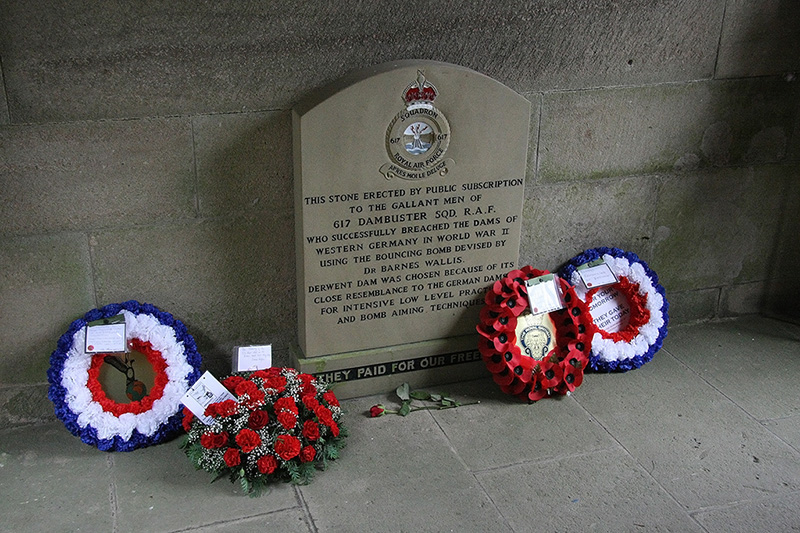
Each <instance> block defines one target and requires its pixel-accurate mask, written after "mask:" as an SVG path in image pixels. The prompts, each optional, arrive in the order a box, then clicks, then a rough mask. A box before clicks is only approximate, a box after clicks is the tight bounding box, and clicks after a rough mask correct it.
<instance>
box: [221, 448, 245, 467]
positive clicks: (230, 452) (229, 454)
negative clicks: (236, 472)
mask: <svg viewBox="0 0 800 533" xmlns="http://www.w3.org/2000/svg"><path fill="white" fill-rule="evenodd" d="M222 458H223V459H224V460H225V464H226V465H228V467H230V468H233V467H234V466H237V465H239V464H240V463H241V462H242V455H241V454H240V453H239V450H237V449H236V448H228V449H227V450H225V455H223V456H222Z"/></svg>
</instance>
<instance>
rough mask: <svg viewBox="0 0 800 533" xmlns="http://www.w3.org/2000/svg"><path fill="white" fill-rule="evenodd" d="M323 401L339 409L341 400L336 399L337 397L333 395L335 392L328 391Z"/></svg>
mask: <svg viewBox="0 0 800 533" xmlns="http://www.w3.org/2000/svg"><path fill="white" fill-rule="evenodd" d="M322 399H323V400H325V401H326V402H328V405H333V406H335V407H339V400H338V399H337V398H336V395H335V394H334V393H333V391H328V392H326V393H325V394H323V395H322Z"/></svg>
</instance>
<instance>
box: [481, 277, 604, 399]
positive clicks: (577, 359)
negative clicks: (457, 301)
mask: <svg viewBox="0 0 800 533" xmlns="http://www.w3.org/2000/svg"><path fill="white" fill-rule="evenodd" d="M546 274H549V272H548V271H547V270H535V269H533V268H531V267H529V266H526V267H523V268H521V269H519V270H512V271H511V272H509V273H508V274H507V275H506V276H505V277H503V278H502V279H499V280H497V281H496V282H495V283H494V284H493V285H492V287H491V288H490V289H489V290H488V291H487V292H486V297H485V302H486V305H485V306H484V307H483V309H481V313H480V323H479V324H478V326H477V330H478V333H480V334H481V336H483V337H484V338H483V339H481V340H480V343H479V345H478V349H479V350H480V353H481V357H482V358H483V362H484V363H485V364H486V368H487V369H488V370H489V371H490V372H491V373H492V377H493V379H494V381H495V383H497V384H498V385H500V388H501V389H502V390H503V392H505V393H506V394H511V395H513V396H517V397H519V398H521V399H525V400H529V401H533V402H535V401H537V400H540V399H542V398H545V397H547V396H550V395H556V394H567V393H568V392H572V391H574V390H575V388H576V387H578V386H580V384H581V383H582V382H583V371H584V369H585V368H586V365H587V362H588V360H589V353H590V350H591V342H592V335H591V334H592V331H591V317H590V316H589V309H588V307H587V306H586V304H585V303H584V302H582V301H581V300H580V299H579V298H578V297H577V296H576V295H575V289H574V288H573V287H571V286H570V285H569V284H568V283H567V282H566V281H564V280H563V279H559V285H560V287H561V291H562V297H563V300H564V303H565V304H566V306H567V307H566V308H565V309H561V310H558V311H553V312H551V313H549V314H548V317H549V320H550V321H551V322H552V326H553V329H554V336H555V347H554V348H552V349H550V350H549V351H547V348H543V349H542V353H532V352H529V351H528V350H527V348H526V349H525V351H526V352H527V353H523V347H521V346H520V344H521V342H520V339H518V338H517V334H516V330H517V325H518V323H519V322H520V320H523V319H524V317H525V316H527V315H531V313H530V311H529V310H528V307H529V303H528V295H527V288H526V286H525V280H527V279H532V278H536V277H539V276H543V275H546ZM546 335H547V334H546ZM544 346H549V342H548V343H545V344H544ZM545 352H546V353H545Z"/></svg>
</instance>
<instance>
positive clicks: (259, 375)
mask: <svg viewBox="0 0 800 533" xmlns="http://www.w3.org/2000/svg"><path fill="white" fill-rule="evenodd" d="M253 378H261V379H268V378H269V374H267V373H266V372H265V371H263V370H256V371H255V372H253V373H252V374H250V379H253Z"/></svg>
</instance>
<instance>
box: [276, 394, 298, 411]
mask: <svg viewBox="0 0 800 533" xmlns="http://www.w3.org/2000/svg"><path fill="white" fill-rule="evenodd" d="M284 410H285V411H290V412H292V413H294V414H297V404H296V403H294V399H292V398H290V397H284V398H278V400H277V401H276V402H275V412H276V413H278V412H280V411H284Z"/></svg>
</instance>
